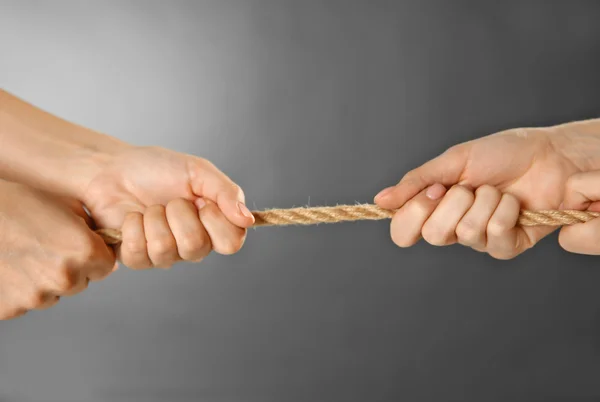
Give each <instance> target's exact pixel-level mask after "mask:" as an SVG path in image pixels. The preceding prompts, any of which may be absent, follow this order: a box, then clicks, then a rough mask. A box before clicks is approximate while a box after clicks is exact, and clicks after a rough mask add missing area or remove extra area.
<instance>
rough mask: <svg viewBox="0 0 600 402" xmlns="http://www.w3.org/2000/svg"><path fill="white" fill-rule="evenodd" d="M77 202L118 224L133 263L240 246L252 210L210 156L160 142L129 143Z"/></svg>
mask: <svg viewBox="0 0 600 402" xmlns="http://www.w3.org/2000/svg"><path fill="white" fill-rule="evenodd" d="M82 198H83V199H82V201H83V203H84V204H85V205H86V207H87V208H88V209H89V211H90V213H91V216H92V218H93V219H94V221H95V222H96V224H97V225H98V226H99V227H103V228H117V229H118V228H120V229H121V231H122V234H123V242H122V243H121V245H120V246H119V247H117V255H118V257H119V258H120V259H121V261H122V262H123V263H124V264H125V265H126V266H128V267H130V268H132V269H146V268H151V267H158V268H169V267H171V266H172V265H173V264H175V263H176V262H178V261H195V262H198V261H201V260H202V259H203V258H205V257H206V256H207V255H208V254H209V253H210V251H211V250H214V251H216V252H218V253H220V254H233V253H236V252H238V251H239V250H240V249H241V247H242V245H243V243H244V241H245V236H246V229H247V228H248V227H250V226H251V225H252V224H253V223H254V217H253V216H252V214H251V213H250V211H249V210H248V208H247V207H246V206H245V204H244V202H245V200H244V193H243V192H242V190H241V189H240V187H239V186H237V185H236V184H235V183H234V182H232V181H231V180H230V179H229V178H228V177H227V176H226V175H225V174H224V173H222V172H221V171H219V170H218V169H217V168H216V167H215V166H214V165H213V164H212V163H210V162H209V161H207V160H205V159H202V158H198V157H195V156H192V155H186V154H181V153H178V152H174V151H170V150H167V149H163V148H158V147H128V148H126V149H124V150H123V151H121V152H119V153H117V154H116V155H115V156H114V157H113V159H112V160H111V163H110V164H108V165H107V166H105V167H104V168H103V169H101V170H100V172H99V173H98V174H97V175H96V176H95V177H94V178H92V179H91V181H90V183H89V185H88V186H87V189H86V191H85V193H84V194H83V196H82Z"/></svg>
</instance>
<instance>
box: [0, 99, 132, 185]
mask: <svg viewBox="0 0 600 402" xmlns="http://www.w3.org/2000/svg"><path fill="white" fill-rule="evenodd" d="M126 147H128V145H127V144H126V143H124V142H122V141H119V140H117V139H116V138H113V137H110V136H107V135H104V134H101V133H97V132H95V131H93V130H90V129H88V128H85V127H81V126H79V125H77V124H73V123H71V122H68V121H66V120H63V119H61V118H59V117H56V116H53V115H51V114H49V113H47V112H45V111H43V110H40V109H39V108H37V107H35V106H33V105H31V104H29V103H27V102H25V101H23V100H21V99H19V98H17V97H16V96H14V95H12V94H10V93H8V92H6V91H4V90H2V89H0V178H3V179H6V180H11V181H16V182H20V183H23V184H27V185H30V186H32V187H37V188H40V189H43V190H48V191H53V192H57V193H61V194H65V195H69V196H73V197H78V196H79V195H81V193H82V192H83V191H85V187H86V186H87V183H89V181H90V180H91V178H92V177H94V175H95V174H96V173H97V172H98V171H99V170H100V169H102V167H103V166H105V165H106V164H107V163H110V159H111V155H114V154H115V153H117V152H119V150H121V149H124V148H126Z"/></svg>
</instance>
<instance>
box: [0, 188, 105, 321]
mask: <svg viewBox="0 0 600 402" xmlns="http://www.w3.org/2000/svg"><path fill="white" fill-rule="evenodd" d="M90 224H91V220H90V219H89V217H88V216H87V214H86V213H85V211H84V209H83V208H82V206H81V204H80V203H78V202H76V201H74V200H72V199H65V198H59V197H57V196H52V195H50V194H47V193H43V192H41V191H38V190H35V189H32V188H30V187H26V186H23V185H20V184H15V183H12V182H7V181H1V180H0V319H10V318H15V317H18V316H20V315H23V314H25V313H26V312H27V311H28V310H33V309H46V308H49V307H51V306H53V305H55V304H56V303H57V302H58V301H59V298H60V297H61V296H71V295H74V294H76V293H79V292H81V291H83V290H84V289H85V288H86V287H87V286H88V281H90V280H91V281H94V280H100V279H102V278H104V277H106V276H107V275H108V274H110V272H112V271H113V270H114V269H116V265H115V255H114V252H113V251H112V249H111V248H110V247H107V246H106V245H105V244H104V242H103V241H102V239H101V238H100V236H98V235H96V234H95V233H94V232H93V231H92V230H91V229H90V226H89V225H90Z"/></svg>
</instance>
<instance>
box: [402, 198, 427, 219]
mask: <svg viewBox="0 0 600 402" xmlns="http://www.w3.org/2000/svg"><path fill="white" fill-rule="evenodd" d="M405 208H406V210H407V213H408V216H413V217H425V216H428V215H429V214H430V213H431V210H430V209H431V208H429V207H428V206H427V205H425V203H423V202H419V201H418V200H410V201H409V202H407V203H406V207H405Z"/></svg>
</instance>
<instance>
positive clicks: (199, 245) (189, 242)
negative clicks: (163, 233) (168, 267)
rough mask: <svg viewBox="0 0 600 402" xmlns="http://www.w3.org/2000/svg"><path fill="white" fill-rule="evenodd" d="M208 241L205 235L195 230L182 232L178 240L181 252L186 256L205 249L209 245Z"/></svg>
mask: <svg viewBox="0 0 600 402" xmlns="http://www.w3.org/2000/svg"><path fill="white" fill-rule="evenodd" d="M206 243H207V242H206V239H204V237H203V236H201V235H199V234H198V233H193V232H189V233H184V234H182V235H181V238H180V239H178V241H177V245H178V248H179V250H180V254H182V257H184V258H186V257H185V256H190V255H195V254H197V253H198V252H200V251H202V250H204V249H205V248H206V246H207V244H206ZM186 259H187V258H186Z"/></svg>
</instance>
